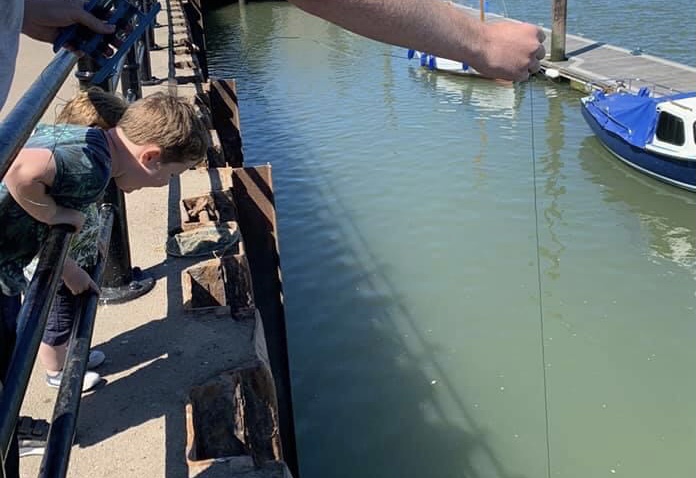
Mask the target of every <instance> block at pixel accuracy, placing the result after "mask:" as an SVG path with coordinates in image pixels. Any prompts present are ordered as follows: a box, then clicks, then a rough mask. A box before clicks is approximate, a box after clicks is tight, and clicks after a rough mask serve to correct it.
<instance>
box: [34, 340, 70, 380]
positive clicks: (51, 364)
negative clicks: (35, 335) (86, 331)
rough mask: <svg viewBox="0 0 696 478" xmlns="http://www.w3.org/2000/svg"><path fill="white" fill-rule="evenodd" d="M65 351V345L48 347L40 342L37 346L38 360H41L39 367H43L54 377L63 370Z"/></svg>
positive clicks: (66, 345)
mask: <svg viewBox="0 0 696 478" xmlns="http://www.w3.org/2000/svg"><path fill="white" fill-rule="evenodd" d="M67 350H68V344H67V343H64V344H61V345H48V344H47V343H44V342H41V345H40V346H39V360H41V365H43V366H44V368H45V369H46V372H47V373H49V374H50V375H55V374H57V373H58V372H60V371H61V370H63V364H65V354H66V353H67Z"/></svg>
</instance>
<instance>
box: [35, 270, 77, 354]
mask: <svg viewBox="0 0 696 478" xmlns="http://www.w3.org/2000/svg"><path fill="white" fill-rule="evenodd" d="M76 307H77V297H76V296H74V295H73V294H72V292H70V289H68V288H67V287H66V286H65V284H61V285H60V287H59V288H58V290H57V291H56V297H55V299H53V305H52V306H51V311H50V312H49V313H48V319H46V329H45V330H44V334H43V339H41V341H42V342H43V343H45V344H48V345H63V344H64V343H66V342H67V341H68V339H70V333H71V332H72V328H73V323H74V322H75V313H76V312H77V311H76V310H75V308H76Z"/></svg>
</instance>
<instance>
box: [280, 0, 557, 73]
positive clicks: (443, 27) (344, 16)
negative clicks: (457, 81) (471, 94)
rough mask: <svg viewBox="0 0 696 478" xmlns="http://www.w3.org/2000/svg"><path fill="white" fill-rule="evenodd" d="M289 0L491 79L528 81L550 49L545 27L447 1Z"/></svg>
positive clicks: (358, 30) (347, 26) (352, 28)
mask: <svg viewBox="0 0 696 478" xmlns="http://www.w3.org/2000/svg"><path fill="white" fill-rule="evenodd" d="M289 1H290V2H291V3H293V4H295V5H296V6H298V7H299V8H301V9H303V10H305V11H307V12H308V13H311V14H313V15H316V16H318V17H321V18H323V19H325V20H328V21H330V22H332V23H335V24H336V25H339V26H341V27H343V28H345V29H347V30H350V31H352V32H354V33H357V34H359V35H363V36H366V37H368V38H371V39H373V40H378V41H381V42H384V43H390V44H392V45H398V46H402V47H405V48H414V49H418V50H421V51H425V52H428V53H430V54H433V55H436V56H440V57H443V58H448V59H451V60H456V61H462V62H465V63H467V64H469V65H471V66H473V67H474V68H475V69H476V70H477V71H479V73H481V74H482V75H484V76H488V77H491V78H500V79H506V80H515V81H522V80H525V79H527V78H528V77H529V73H530V72H532V73H534V72H536V71H538V70H539V66H540V65H539V60H540V59H542V58H543V57H544V55H545V53H546V52H545V51H544V47H543V45H542V42H543V40H544V37H545V36H544V33H543V31H542V30H541V29H540V28H538V27H536V26H534V25H530V24H528V23H517V22H500V23H483V22H481V21H480V20H479V19H478V18H476V17H473V16H471V15H469V14H468V13H467V12H466V11H464V10H463V9H461V8H458V7H457V6H455V5H454V4H452V3H450V2H445V1H442V0H289Z"/></svg>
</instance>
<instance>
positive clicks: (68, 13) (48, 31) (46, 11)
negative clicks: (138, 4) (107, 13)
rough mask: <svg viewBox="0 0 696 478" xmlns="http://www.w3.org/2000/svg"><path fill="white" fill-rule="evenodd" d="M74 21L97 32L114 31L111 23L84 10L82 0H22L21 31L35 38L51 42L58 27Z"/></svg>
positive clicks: (55, 35)
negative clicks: (22, 19)
mask: <svg viewBox="0 0 696 478" xmlns="http://www.w3.org/2000/svg"><path fill="white" fill-rule="evenodd" d="M76 23H79V24H81V25H84V26H86V27H87V28H89V29H90V30H93V31H95V32H97V33H102V34H108V33H113V32H114V27H113V25H107V24H106V23H104V22H103V21H101V20H100V19H98V18H97V17H95V16H94V15H92V14H91V13H89V12H88V11H86V10H85V9H84V2H83V1H82V0H24V22H23V23H22V33H24V34H25V35H28V36H30V37H32V38H34V39H35V40H39V41H43V42H49V43H52V42H53V41H54V40H55V39H56V37H57V36H58V29H59V28H61V27H67V26H68V25H73V24H76Z"/></svg>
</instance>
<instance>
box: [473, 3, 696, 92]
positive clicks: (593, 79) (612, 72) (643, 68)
mask: <svg viewBox="0 0 696 478" xmlns="http://www.w3.org/2000/svg"><path fill="white" fill-rule="evenodd" d="M462 8H463V9H465V10H468V11H470V12H471V14H472V15H476V16H477V15H478V14H479V13H478V10H476V9H473V8H470V7H462ZM486 18H487V21H490V22H500V21H517V20H514V19H511V18H506V17H503V16H500V15H495V14H490V13H489V14H487V17H486ZM544 32H545V33H546V41H545V42H544V47H545V48H546V51H547V52H549V51H551V30H550V29H548V28H544ZM566 57H567V60H566V61H558V62H553V61H550V60H548V59H546V60H542V62H541V65H542V69H544V70H548V69H554V70H558V72H559V74H560V76H561V78H564V79H566V80H569V81H570V82H571V86H573V87H575V88H580V89H589V88H591V87H592V86H595V87H598V88H609V87H612V86H616V85H617V80H621V81H623V82H624V84H625V86H626V87H627V88H629V89H631V90H638V89H639V88H640V87H642V86H648V87H652V88H656V89H657V92H658V93H660V94H665V93H668V92H670V91H671V92H674V93H678V92H686V91H690V90H695V89H696V68H694V67H691V66H688V65H683V64H681V63H677V62H674V61H669V60H665V59H662V58H658V57H656V56H653V55H645V54H633V53H632V52H631V51H630V50H627V49H625V48H620V47H617V46H614V45H609V44H606V43H604V42H600V41H595V40H592V39H589V38H584V37H581V36H577V35H566Z"/></svg>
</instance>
